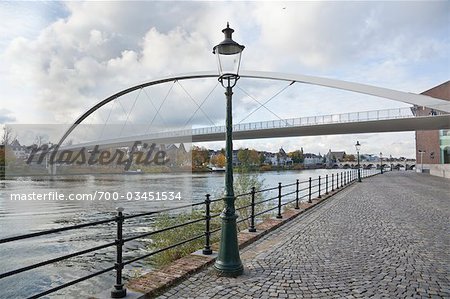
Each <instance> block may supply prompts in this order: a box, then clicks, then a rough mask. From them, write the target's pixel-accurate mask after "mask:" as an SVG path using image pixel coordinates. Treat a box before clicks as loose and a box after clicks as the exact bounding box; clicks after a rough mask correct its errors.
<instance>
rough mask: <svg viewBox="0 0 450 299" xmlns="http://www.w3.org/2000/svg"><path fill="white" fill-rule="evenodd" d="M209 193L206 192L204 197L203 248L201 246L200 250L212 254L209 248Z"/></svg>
mask: <svg viewBox="0 0 450 299" xmlns="http://www.w3.org/2000/svg"><path fill="white" fill-rule="evenodd" d="M210 196H211V195H209V194H206V199H205V226H206V229H205V248H203V250H202V252H203V254H205V255H210V254H212V249H211V244H210V243H211V200H210V199H209V197H210Z"/></svg>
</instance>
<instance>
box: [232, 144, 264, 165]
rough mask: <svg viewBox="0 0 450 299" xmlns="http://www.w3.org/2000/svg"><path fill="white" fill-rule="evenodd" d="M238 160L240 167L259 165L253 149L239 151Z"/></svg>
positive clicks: (257, 155) (256, 153)
mask: <svg viewBox="0 0 450 299" xmlns="http://www.w3.org/2000/svg"><path fill="white" fill-rule="evenodd" d="M237 157H238V160H239V162H240V163H241V165H242V166H250V165H259V154H258V152H257V151H256V150H254V149H250V150H249V149H248V148H246V149H243V148H241V149H239V151H238V154H237Z"/></svg>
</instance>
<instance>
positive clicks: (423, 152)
mask: <svg viewBox="0 0 450 299" xmlns="http://www.w3.org/2000/svg"><path fill="white" fill-rule="evenodd" d="M425 153H426V151H423V150H419V154H420V164H421V165H420V172H421V173H423V154H425Z"/></svg>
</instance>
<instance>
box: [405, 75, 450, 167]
mask: <svg viewBox="0 0 450 299" xmlns="http://www.w3.org/2000/svg"><path fill="white" fill-rule="evenodd" d="M422 94H423V95H428V96H431V97H434V98H439V99H443V100H447V101H450V81H447V82H445V83H442V84H440V85H438V86H435V87H433V88H431V89H429V90H427V91H424V92H422ZM413 113H414V115H415V116H416V117H420V116H429V115H439V114H441V113H442V112H441V111H439V110H434V109H430V108H426V107H419V106H414V108H413ZM416 161H417V166H418V167H417V169H418V170H419V171H420V170H421V165H422V164H423V165H424V170H425V171H431V172H432V170H433V169H442V171H444V172H445V169H447V168H449V169H450V167H438V166H437V165H442V164H450V130H433V131H416ZM433 165H434V166H433ZM447 175H450V173H449V174H447ZM447 175H445V173H444V175H443V176H447Z"/></svg>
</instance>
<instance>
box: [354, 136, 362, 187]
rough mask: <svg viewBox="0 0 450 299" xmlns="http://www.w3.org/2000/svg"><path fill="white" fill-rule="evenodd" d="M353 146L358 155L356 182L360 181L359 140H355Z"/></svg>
mask: <svg viewBox="0 0 450 299" xmlns="http://www.w3.org/2000/svg"><path fill="white" fill-rule="evenodd" d="M355 148H356V153H357V156H358V182H361V166H360V165H359V150H360V149H361V144H359V141H356V144H355Z"/></svg>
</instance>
